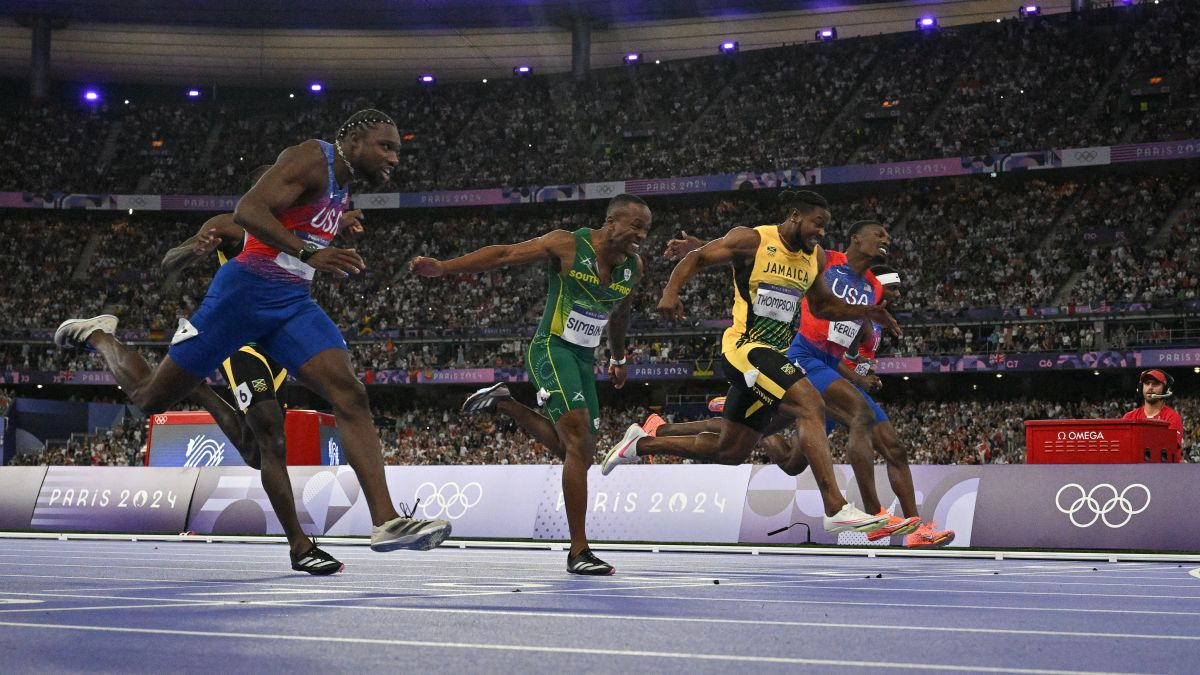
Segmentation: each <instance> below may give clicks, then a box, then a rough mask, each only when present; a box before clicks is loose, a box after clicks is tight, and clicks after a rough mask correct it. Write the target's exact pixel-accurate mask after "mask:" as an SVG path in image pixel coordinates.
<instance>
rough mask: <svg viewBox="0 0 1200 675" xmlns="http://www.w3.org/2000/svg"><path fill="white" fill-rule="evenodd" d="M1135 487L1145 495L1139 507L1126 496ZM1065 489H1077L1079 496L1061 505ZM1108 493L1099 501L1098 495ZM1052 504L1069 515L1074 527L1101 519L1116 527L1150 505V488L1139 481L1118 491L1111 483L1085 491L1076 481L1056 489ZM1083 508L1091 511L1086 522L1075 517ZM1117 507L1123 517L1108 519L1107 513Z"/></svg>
mask: <svg viewBox="0 0 1200 675" xmlns="http://www.w3.org/2000/svg"><path fill="white" fill-rule="evenodd" d="M1135 488H1136V489H1137V490H1141V492H1142V493H1143V494H1144V495H1145V502H1144V503H1143V504H1142V505H1141V507H1139V508H1134V507H1133V501H1131V500H1130V499H1129V498H1128V497H1127V496H1126V495H1128V494H1129V493H1130V490H1134V489H1135ZM1067 490H1078V491H1079V496H1078V497H1077V498H1075V499H1074V501H1072V502H1070V505H1069V506H1063V503H1062V495H1063V492H1066V491H1067ZM1097 493H1099V494H1097ZM1110 493H1111V495H1112V496H1111V497H1108V499H1106V500H1104V502H1103V503H1101V501H1100V499H1099V498H1098V497H1106V496H1108V494H1110ZM1054 505H1055V506H1057V507H1058V510H1059V511H1062V512H1063V513H1065V514H1067V515H1068V516H1070V518H1071V524H1072V525H1074V526H1075V527H1091V526H1092V525H1094V524H1095V523H1096V521H1097V520H1101V521H1103V522H1104V524H1105V525H1107V526H1109V527H1111V528H1113V529H1117V528H1119V527H1125V525H1127V524H1128V523H1129V520H1130V519H1131V518H1133V517H1134V516H1136V515H1137V514H1139V513H1141V512H1142V511H1145V510H1146V509H1147V508H1148V507H1149V506H1150V488H1148V487H1146V486H1145V485H1142V484H1141V483H1134V484H1132V485H1130V486H1128V487H1126V488H1125V489H1124V490H1121V492H1120V493H1118V492H1117V488H1115V487H1113V486H1112V485H1109V484H1108V483H1100V484H1099V485H1097V486H1096V487H1094V488H1092V489H1091V490H1087V491H1086V492H1085V491H1084V489H1083V486H1082V485H1080V484H1078V483H1067V484H1066V485H1064V486H1062V487H1060V488H1059V489H1058V493H1057V494H1055V495H1054ZM1085 508H1086V509H1087V510H1088V511H1090V512H1091V514H1092V517H1091V519H1090V520H1087V521H1086V522H1080V520H1077V519H1076V518H1075V514H1076V513H1079V512H1080V511H1083V510H1084V509H1085ZM1118 508H1119V509H1120V510H1121V512H1122V513H1124V514H1125V518H1124V519H1122V520H1121V521H1120V522H1111V521H1109V519H1108V514H1110V513H1112V512H1113V511H1115V510H1116V509H1118ZM1086 515H1087V514H1086V513H1085V514H1084V517H1086Z"/></svg>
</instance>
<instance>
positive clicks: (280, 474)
mask: <svg viewBox="0 0 1200 675" xmlns="http://www.w3.org/2000/svg"><path fill="white" fill-rule="evenodd" d="M283 414H284V413H283V409H282V408H280V407H279V403H278V402H276V401H274V400H270V401H260V402H258V403H255V404H254V405H252V406H250V409H249V410H247V411H246V423H247V424H248V425H249V427H250V428H251V429H252V430H253V432H254V433H253V436H254V438H255V439H256V440H257V441H258V447H259V448H260V449H261V454H262V475H261V478H262V485H263V490H265V491H266V492H267V498H268V499H270V500H271V506H272V507H274V509H275V515H276V516H278V517H279V524H280V525H282V526H283V532H284V534H285V535H287V539H288V543H289V544H291V547H292V553H295V554H296V555H300V554H301V553H304V552H306V551H308V549H309V547H311V546H312V541H310V540H309V538H308V536H307V535H305V534H304V530H303V529H301V527H300V518H299V517H298V516H297V515H296V497H295V496H294V495H293V494H292V481H291V480H290V479H289V478H288V473H287V439H286V437H285V436H284V432H283V419H284V418H283Z"/></svg>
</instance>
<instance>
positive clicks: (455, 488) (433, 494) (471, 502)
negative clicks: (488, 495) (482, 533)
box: [413, 481, 483, 520]
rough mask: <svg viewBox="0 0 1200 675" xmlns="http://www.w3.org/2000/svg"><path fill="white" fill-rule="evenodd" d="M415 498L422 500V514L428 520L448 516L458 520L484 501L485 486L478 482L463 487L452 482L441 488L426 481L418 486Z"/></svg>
mask: <svg viewBox="0 0 1200 675" xmlns="http://www.w3.org/2000/svg"><path fill="white" fill-rule="evenodd" d="M413 497H414V498H415V499H419V500H421V506H420V509H421V513H423V514H425V517H426V518H440V517H442V516H446V517H447V518H449V519H450V520H458V519H459V518H462V517H463V516H464V515H466V513H467V510H468V509H470V508H471V507H473V506H475V505H477V504H479V502H480V501H481V500H482V499H483V486H482V485H480V484H479V483H478V482H476V481H471V482H470V483H467V484H465V485H462V486H460V485H459V484H458V483H455V482H453V481H451V482H449V483H444V484H443V485H441V486H440V487H439V486H437V485H434V484H433V483H430V482H429V481H425V482H424V483H421V484H420V485H419V486H417V491H416V492H415V493H414V494H413Z"/></svg>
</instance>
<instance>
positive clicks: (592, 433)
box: [409, 194, 651, 575]
mask: <svg viewBox="0 0 1200 675" xmlns="http://www.w3.org/2000/svg"><path fill="white" fill-rule="evenodd" d="M650 219H651V215H650V207H648V206H647V205H646V202H644V201H642V199H641V198H639V197H636V196H634V195H628V194H622V195H617V196H616V197H613V198H612V199H611V200H609V202H608V209H607V211H606V212H605V216H604V226H603V227H601V228H600V229H590V228H586V227H585V228H581V229H578V230H575V231H574V232H568V231H566V230H555V231H553V232H550V233H547V234H544V235H542V236H541V237H538V238H537V239H530V240H529V241H524V242H521V243H519V244H510V245H505V246H485V247H483V248H481V249H479V250H478V251H475V252H473V253H468V254H467V255H464V256H462V257H459V258H454V259H453V260H447V261H445V262H443V261H440V260H435V259H433V258H424V257H420V256H418V257H416V258H414V259H413V260H412V261H411V262H410V263H409V269H410V270H412V271H413V272H414V273H416V274H419V275H421V276H425V277H440V276H445V275H453V274H471V273H476V272H485V271H488V270H493V269H496V268H498V267H506V266H509V265H521V264H526V263H532V262H545V263H546V279H547V290H548V293H547V297H546V309H545V311H544V312H543V313H542V320H541V323H539V324H538V329H537V333H536V334H535V335H534V336H533V340H532V341H531V342H530V343H529V349H528V351H527V352H526V354H525V367H526V369H527V370H528V371H529V378H530V380H531V381H532V382H533V386H535V387H537V403H538V405H539V406H540V407H541V408H542V409H543V411H544V412H545V414H544V415H543V414H541V413H539V412H538V411H536V410H534V409H532V408H529V407H527V406H525V405H522V404H520V403H518V402H517V401H515V400H513V398H512V396H511V395H510V393H509V391H508V386H507V385H506V384H505V383H504V382H498V383H496V384H493V385H491V386H489V387H485V388H483V389H480V390H479V391H477V392H475V393H474V394H472V395H471V396H470V397H469V398H467V400H466V402H465V403H464V404H463V408H462V409H463V412H467V413H476V412H500V413H503V414H505V415H508V416H509V417H512V418H513V419H514V420H516V422H517V424H518V425H519V426H520V427H521V428H522V429H523V430H524V431H525V433H527V434H529V435H530V436H532V437H533V438H535V439H537V440H538V441H540V442H541V443H543V444H544V445H545V446H546V447H547V448H549V449H550V451H551V452H553V453H554V454H555V455H557V456H558V457H559V458H560V459H562V460H563V475H562V487H563V500H564V502H565V505H566V509H567V525H568V527H569V528H570V531H571V550H570V553H569V554H568V556H567V571H568V572H570V573H572V574H589V575H606V574H612V573H613V572H614V571H615V570H614V569H613V567H612V565H609V564H608V563H606V562H604V561H602V560H600V559H599V558H597V557H596V556H595V555H594V554H592V551H591V549H590V548H588V540H587V533H586V520H587V471H588V467H590V466H591V465H592V462H593V461H594V459H595V456H596V433H597V430H598V428H599V426H600V404H599V402H598V401H597V399H596V376H595V359H596V357H595V348H596V347H597V346H599V344H600V337H601V335H602V334H603V333H604V331H605V329H606V328H607V330H608V346H609V350H610V351H611V352H612V358H611V359H610V360H609V362H608V373H609V375H610V376H611V378H612V382H613V386H614V387H617V388H618V389H619V388H621V387H622V386H624V384H625V375H626V368H625V331H626V330H627V329H628V327H629V312H630V302H631V299H632V297H633V296H632V295H631V293H632V290H633V288H634V285H635V284H637V282H638V281H639V280H640V279H641V278H642V270H643V267H642V259H641V258H640V257H639V256H638V249H639V248H640V247H641V244H642V242H644V241H645V239H646V235H647V234H649V232H650Z"/></svg>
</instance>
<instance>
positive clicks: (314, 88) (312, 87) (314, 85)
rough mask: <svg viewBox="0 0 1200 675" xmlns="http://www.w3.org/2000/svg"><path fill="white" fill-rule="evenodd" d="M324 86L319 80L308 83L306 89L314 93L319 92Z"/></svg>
mask: <svg viewBox="0 0 1200 675" xmlns="http://www.w3.org/2000/svg"><path fill="white" fill-rule="evenodd" d="M324 88H325V87H323V86H321V83H320V82H313V83H312V84H310V85H308V90H309V91H311V92H312V93H314V94H316V93H319V92H320V91H321V90H322V89H324Z"/></svg>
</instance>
